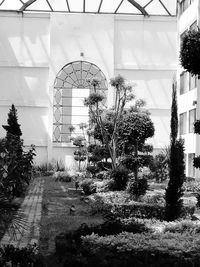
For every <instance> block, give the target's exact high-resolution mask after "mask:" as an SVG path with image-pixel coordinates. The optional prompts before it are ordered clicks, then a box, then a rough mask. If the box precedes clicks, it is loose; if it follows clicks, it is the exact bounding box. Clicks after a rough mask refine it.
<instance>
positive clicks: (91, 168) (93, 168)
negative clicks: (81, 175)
mask: <svg viewBox="0 0 200 267" xmlns="http://www.w3.org/2000/svg"><path fill="white" fill-rule="evenodd" d="M86 170H87V171H88V172H89V173H91V175H92V176H93V177H94V176H95V174H97V173H98V172H99V168H98V167H97V166H87V168H86Z"/></svg>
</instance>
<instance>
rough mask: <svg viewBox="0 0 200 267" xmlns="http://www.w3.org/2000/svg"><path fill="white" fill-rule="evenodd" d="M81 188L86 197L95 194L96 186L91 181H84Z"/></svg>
mask: <svg viewBox="0 0 200 267" xmlns="http://www.w3.org/2000/svg"><path fill="white" fill-rule="evenodd" d="M81 187H82V189H83V192H84V193H85V195H86V196H88V195H91V194H94V193H96V186H95V185H94V182H93V180H92V179H85V180H83V181H82V182H81Z"/></svg>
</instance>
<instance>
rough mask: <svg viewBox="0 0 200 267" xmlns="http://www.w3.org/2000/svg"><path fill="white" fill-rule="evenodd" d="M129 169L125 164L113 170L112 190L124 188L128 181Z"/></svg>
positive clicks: (111, 175)
mask: <svg viewBox="0 0 200 267" xmlns="http://www.w3.org/2000/svg"><path fill="white" fill-rule="evenodd" d="M128 174H129V171H128V170H127V169H126V168H125V167H124V166H119V167H118V168H117V169H114V170H112V171H111V174H110V178H111V179H113V184H112V185H111V189H112V190H124V189H125V188H126V185H127V182H128Z"/></svg>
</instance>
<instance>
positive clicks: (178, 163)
mask: <svg viewBox="0 0 200 267" xmlns="http://www.w3.org/2000/svg"><path fill="white" fill-rule="evenodd" d="M169 166H170V172H169V177H170V179H169V183H168V187H167V189H166V193H165V200H166V210H165V211H166V220H167V221H173V220H176V219H177V218H178V217H179V216H180V214H181V210H182V206H183V201H182V198H181V197H182V196H183V183H184V179H185V173H184V171H185V163H184V143H183V140H175V141H174V142H172V144H171V149H170V164H169Z"/></svg>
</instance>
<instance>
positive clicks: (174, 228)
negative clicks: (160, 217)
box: [163, 220, 200, 234]
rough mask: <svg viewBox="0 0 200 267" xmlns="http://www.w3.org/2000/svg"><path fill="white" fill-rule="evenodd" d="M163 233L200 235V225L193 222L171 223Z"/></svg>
mask: <svg viewBox="0 0 200 267" xmlns="http://www.w3.org/2000/svg"><path fill="white" fill-rule="evenodd" d="M163 231H164V233H166V232H170V233H180V234H184V233H186V232H188V233H190V234H199V233H200V225H199V224H198V223H195V222H193V221H191V220H182V221H178V222H176V223H171V224H170V223H169V224H168V225H165V227H164V229H163Z"/></svg>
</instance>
